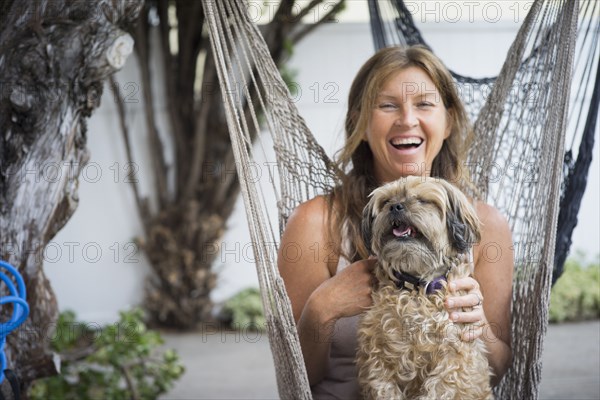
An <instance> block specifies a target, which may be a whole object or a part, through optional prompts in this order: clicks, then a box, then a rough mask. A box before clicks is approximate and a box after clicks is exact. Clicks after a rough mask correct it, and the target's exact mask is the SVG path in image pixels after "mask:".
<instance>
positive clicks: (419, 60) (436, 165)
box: [330, 46, 472, 261]
mask: <svg viewBox="0 0 600 400" xmlns="http://www.w3.org/2000/svg"><path fill="white" fill-rule="evenodd" d="M408 67H418V68H421V69H422V70H423V71H424V72H425V73H426V74H427V75H428V76H429V78H430V79H431V80H432V82H433V83H434V84H435V86H436V88H437V90H438V91H439V93H440V95H441V98H442V101H443V104H444V106H445V108H446V110H447V112H448V123H449V124H450V126H451V131H450V135H449V137H448V138H447V139H446V140H444V143H443V145H442V148H441V150H440V152H439V153H438V155H437V156H436V158H435V159H434V160H433V164H432V169H431V176H434V177H439V178H443V179H446V180H448V181H450V182H452V183H454V184H455V185H456V186H458V187H459V188H461V189H463V190H465V189H472V184H471V183H470V179H469V176H468V173H467V171H466V169H465V168H464V166H465V165H464V162H465V160H466V153H467V150H468V148H469V146H470V144H471V140H472V129H471V126H470V122H469V119H468V117H467V113H466V111H465V108H464V105H463V103H462V101H461V100H460V97H459V95H458V92H457V90H456V86H455V84H454V80H453V79H452V75H451V74H450V72H449V71H448V69H447V68H446V67H445V66H444V64H443V63H442V62H441V61H440V60H439V59H438V58H437V57H436V56H435V55H434V54H433V53H432V52H431V51H429V50H428V49H427V48H425V47H424V46H411V47H388V48H385V49H382V50H380V51H378V52H377V53H375V54H374V55H373V56H372V57H371V58H370V59H369V60H367V62H366V63H365V64H364V65H363V66H362V67H361V69H360V70H359V71H358V74H357V75H356V77H355V78H354V81H353V82H352V86H351V88H350V94H349V96H348V111H347V114H346V122H345V131H346V142H345V145H344V147H343V148H342V149H341V151H340V152H339V153H338V158H337V165H338V168H339V170H340V171H345V173H343V174H342V176H341V185H340V186H338V187H336V188H335V189H334V191H333V196H332V197H331V198H330V199H331V201H330V212H333V214H331V213H330V215H333V216H334V218H332V219H331V221H332V223H331V224H330V228H331V229H332V232H330V235H332V236H331V237H333V238H339V235H340V234H341V232H344V233H343V235H344V236H347V238H346V240H349V241H350V242H351V243H352V244H353V246H352V247H353V248H354V249H353V250H352V253H351V254H343V253H341V250H342V249H341V248H340V247H338V249H339V250H340V254H343V255H344V256H345V257H346V258H348V259H349V260H351V261H356V260H359V259H364V258H367V257H368V255H369V251H368V249H367V248H366V247H365V245H364V243H363V241H362V238H361V234H360V221H361V217H362V210H363V208H364V206H365V205H366V203H367V200H368V198H367V197H368V195H369V193H370V192H371V191H372V190H373V189H375V188H376V187H377V186H378V185H379V184H380V183H381V182H376V180H375V176H374V173H373V154H372V152H371V149H370V148H369V145H368V143H367V142H366V141H364V140H363V138H364V134H365V132H366V131H367V128H368V125H369V122H370V118H371V114H372V110H373V107H374V106H375V101H376V98H377V96H378V95H379V93H380V91H381V90H382V88H383V86H384V85H385V83H386V82H387V81H388V80H389V79H390V78H392V77H393V76H394V75H395V74H396V73H398V72H399V71H400V70H403V69H405V68H408ZM337 232H339V233H338V234H337V235H333V234H334V233H337ZM336 242H337V243H340V240H336Z"/></svg>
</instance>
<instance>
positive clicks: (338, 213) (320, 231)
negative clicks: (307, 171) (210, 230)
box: [278, 46, 513, 399]
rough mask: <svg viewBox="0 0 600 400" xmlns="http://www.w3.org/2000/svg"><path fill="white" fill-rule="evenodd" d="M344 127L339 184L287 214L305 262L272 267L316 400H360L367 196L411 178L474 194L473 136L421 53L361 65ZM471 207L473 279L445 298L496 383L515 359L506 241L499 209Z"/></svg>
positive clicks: (446, 78)
mask: <svg viewBox="0 0 600 400" xmlns="http://www.w3.org/2000/svg"><path fill="white" fill-rule="evenodd" d="M345 129H346V142H345V145H344V147H343V149H342V151H341V153H340V157H339V160H338V162H339V165H340V168H341V170H343V171H347V174H346V175H345V176H344V177H343V178H342V184H341V185H340V186H339V187H337V188H336V189H335V190H334V191H333V192H332V193H330V194H329V195H326V196H319V197H316V198H314V199H312V200H310V201H308V202H306V203H303V204H302V205H300V206H299V207H298V208H297V209H296V210H295V211H294V213H293V214H292V216H291V217H290V219H289V221H288V224H287V227H286V230H285V232H284V234H283V237H282V243H281V246H280V248H281V249H283V248H286V244H288V243H295V244H296V245H299V246H300V248H301V249H302V253H301V254H302V257H301V259H300V260H296V259H295V260H294V261H293V262H292V261H290V260H286V259H285V257H284V256H283V254H280V255H279V260H278V263H279V270H280V273H281V275H282V277H283V279H284V281H285V285H286V289H287V292H288V295H289V297H290V300H291V303H292V309H293V312H294V318H295V320H296V325H297V329H298V334H299V337H300V344H301V347H302V353H303V355H304V361H305V364H306V369H307V372H308V378H309V382H310V384H311V388H312V392H313V396H314V398H315V399H336V398H339V399H351V398H359V397H360V391H359V386H358V381H357V369H356V365H355V357H356V349H357V339H356V334H357V325H358V319H359V316H360V314H361V313H363V312H364V311H365V309H366V308H368V307H369V306H370V305H371V304H372V300H371V289H372V284H373V275H372V273H371V271H372V268H373V266H374V263H375V262H376V260H374V259H369V252H368V250H367V248H366V246H365V244H364V243H363V240H362V238H361V231H360V225H361V218H362V211H363V208H364V206H365V205H366V204H367V200H368V195H369V193H370V192H371V191H372V190H373V189H375V188H376V187H378V186H380V185H382V184H384V183H387V182H390V181H393V180H396V179H399V178H401V177H405V176H409V175H415V176H433V177H439V178H443V179H446V180H448V181H450V182H452V183H454V184H455V185H456V186H458V187H459V188H460V189H463V190H466V189H469V188H471V187H472V184H471V183H470V180H469V177H468V176H467V175H466V172H465V171H466V168H464V163H465V160H466V154H467V152H468V150H469V144H470V140H471V134H472V131H471V128H470V124H469V121H468V118H467V116H466V113H465V110H464V106H463V104H462V103H461V101H460V99H459V97H458V94H457V92H456V88H455V86H454V82H453V80H452V77H451V75H450V73H449V72H448V70H447V69H446V68H445V66H444V65H443V64H442V63H441V61H440V60H439V59H438V58H437V57H436V56H434V55H433V54H432V53H431V52H430V51H428V50H427V49H425V48H423V47H420V46H414V47H409V48H399V47H392V48H387V49H383V50H381V51H379V52H378V53H376V54H375V55H374V56H373V57H371V58H370V59H369V60H368V61H367V62H366V63H365V64H364V65H363V67H362V68H361V69H360V71H359V72H358V74H357V76H356V78H355V79H354V82H353V84H352V87H351V89H350V95H349V99H348V112H347V114H346V123H345ZM474 205H475V209H476V211H477V214H478V217H479V219H480V220H481V222H482V231H481V241H480V242H479V243H478V244H476V245H475V246H474V252H473V261H474V265H475V270H474V274H473V277H468V278H464V279H460V280H455V281H452V282H449V285H450V290H451V291H458V290H465V291H467V292H468V294H466V295H463V296H458V295H456V296H450V297H448V298H447V300H446V308H447V310H448V312H449V316H450V319H451V320H452V321H454V322H460V323H470V324H473V329H470V330H469V334H467V335H466V336H463V337H462V340H464V341H473V340H475V339H476V338H479V337H480V338H482V339H483V341H484V342H485V344H486V347H487V350H488V361H489V364H490V367H491V369H492V371H493V374H494V375H493V381H492V384H496V383H498V382H499V380H500V379H501V378H502V376H503V375H504V373H505V372H506V370H507V369H508V367H509V365H510V362H511V348H510V331H511V327H510V320H511V318H510V308H511V298H512V293H511V290H512V271H513V254H512V250H511V248H512V240H511V232H510V229H509V227H508V223H507V221H506V219H505V218H504V217H503V216H502V215H501V214H500V213H499V211H498V210H496V209H495V208H493V207H491V206H489V205H487V204H485V203H483V202H479V201H474ZM315 246H319V250H320V251H317V252H315V251H314V249H315ZM488 253H490V254H488ZM491 253H493V254H491ZM324 254H327V257H323V255H324ZM315 255H317V256H318V255H320V256H321V257H315ZM463 307H473V310H472V311H469V312H463V311H461V309H462V308H463Z"/></svg>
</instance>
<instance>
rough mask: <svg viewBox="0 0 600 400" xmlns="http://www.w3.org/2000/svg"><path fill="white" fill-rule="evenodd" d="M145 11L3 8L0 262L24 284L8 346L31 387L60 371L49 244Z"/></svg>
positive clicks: (93, 5)
mask: <svg viewBox="0 0 600 400" xmlns="http://www.w3.org/2000/svg"><path fill="white" fill-rule="evenodd" d="M141 5H142V1H141V0H128V1H126V2H112V1H108V0H105V1H93V0H90V1H77V2H73V1H67V0H52V1H50V0H37V1H32V0H29V1H24V0H3V1H2V2H0V27H1V28H0V29H1V31H0V43H1V44H0V77H1V78H0V79H1V82H0V84H1V89H2V90H1V91H0V258H1V259H3V260H5V261H7V262H9V263H11V264H13V265H14V266H15V267H16V268H17V269H18V270H19V271H20V273H21V274H22V275H23V278H24V280H25V282H26V287H27V294H28V298H27V301H28V303H29V306H30V315H29V318H28V319H27V321H26V323H25V324H24V325H23V326H21V328H19V330H18V331H16V332H13V333H12V334H11V335H9V336H8V339H7V348H6V352H7V357H8V365H9V367H10V368H12V369H13V370H15V372H16V373H17V376H18V378H19V380H20V381H21V384H22V386H23V387H24V388H25V387H26V386H28V384H29V383H31V381H33V380H34V379H37V378H41V377H45V376H50V375H53V374H55V373H56V372H57V371H56V367H55V364H54V361H53V355H52V354H51V352H50V350H49V341H50V339H51V338H52V335H53V326H54V322H55V321H56V317H57V304H56V299H55V297H54V293H53V291H52V288H51V287H50V284H49V282H48V280H47V279H46V277H45V275H44V271H43V269H42V264H43V256H44V248H45V246H46V244H47V243H48V242H49V241H50V240H51V239H52V238H53V237H54V235H55V234H56V233H57V232H58V231H59V230H60V229H61V228H62V227H63V226H64V224H65V223H66V222H67V221H68V219H69V218H70V217H71V215H72V214H73V212H74V211H75V208H76V207H77V202H78V197H77V185H78V176H79V172H80V171H81V169H82V168H83V166H84V165H85V164H86V162H87V160H88V158H89V156H88V152H87V150H86V147H85V144H86V118H87V117H89V116H90V115H91V113H92V111H93V110H94V109H95V108H96V107H97V106H98V105H99V102H100V97H101V94H102V82H103V80H104V79H105V78H106V77H107V76H109V75H111V74H112V73H114V72H115V71H117V70H118V69H120V68H121V67H122V66H123V63H124V62H125V58H126V56H127V55H128V54H129V53H130V52H131V47H132V45H133V43H132V40H131V36H130V35H129V34H128V33H126V32H125V31H124V29H125V28H126V27H127V26H128V25H129V24H131V23H132V22H133V21H135V20H136V18H137V15H138V13H139V10H140V8H141ZM6 312H7V310H3V314H6ZM63 334H64V333H63Z"/></svg>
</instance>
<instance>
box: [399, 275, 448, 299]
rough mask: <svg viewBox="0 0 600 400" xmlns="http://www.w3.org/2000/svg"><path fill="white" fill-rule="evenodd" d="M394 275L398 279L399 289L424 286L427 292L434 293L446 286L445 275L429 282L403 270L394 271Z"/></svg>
mask: <svg viewBox="0 0 600 400" xmlns="http://www.w3.org/2000/svg"><path fill="white" fill-rule="evenodd" d="M394 277H395V278H396V279H397V281H396V286H397V287H398V289H401V290H402V289H406V290H409V291H413V290H419V288H421V287H423V288H425V294H433V293H435V292H437V291H438V290H442V289H443V288H444V284H443V282H446V276H445V275H442V276H438V277H437V278H434V279H433V280H432V281H429V282H428V281H424V280H422V279H419V278H417V277H416V276H412V275H410V274H407V273H405V272H401V271H394Z"/></svg>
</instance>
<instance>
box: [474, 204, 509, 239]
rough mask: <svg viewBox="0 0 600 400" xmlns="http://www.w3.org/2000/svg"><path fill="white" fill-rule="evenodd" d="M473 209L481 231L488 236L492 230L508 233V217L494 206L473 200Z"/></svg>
mask: <svg viewBox="0 0 600 400" xmlns="http://www.w3.org/2000/svg"><path fill="white" fill-rule="evenodd" d="M475 210H476V211H477V216H478V217H479V220H480V221H481V225H482V233H483V234H485V236H489V234H492V233H493V232H496V233H502V234H507V233H508V234H510V227H509V224H508V219H507V218H506V216H504V214H502V213H501V212H500V210H498V209H497V208H496V207H494V206H492V205H490V204H488V203H486V202H483V201H478V200H477V201H475Z"/></svg>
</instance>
